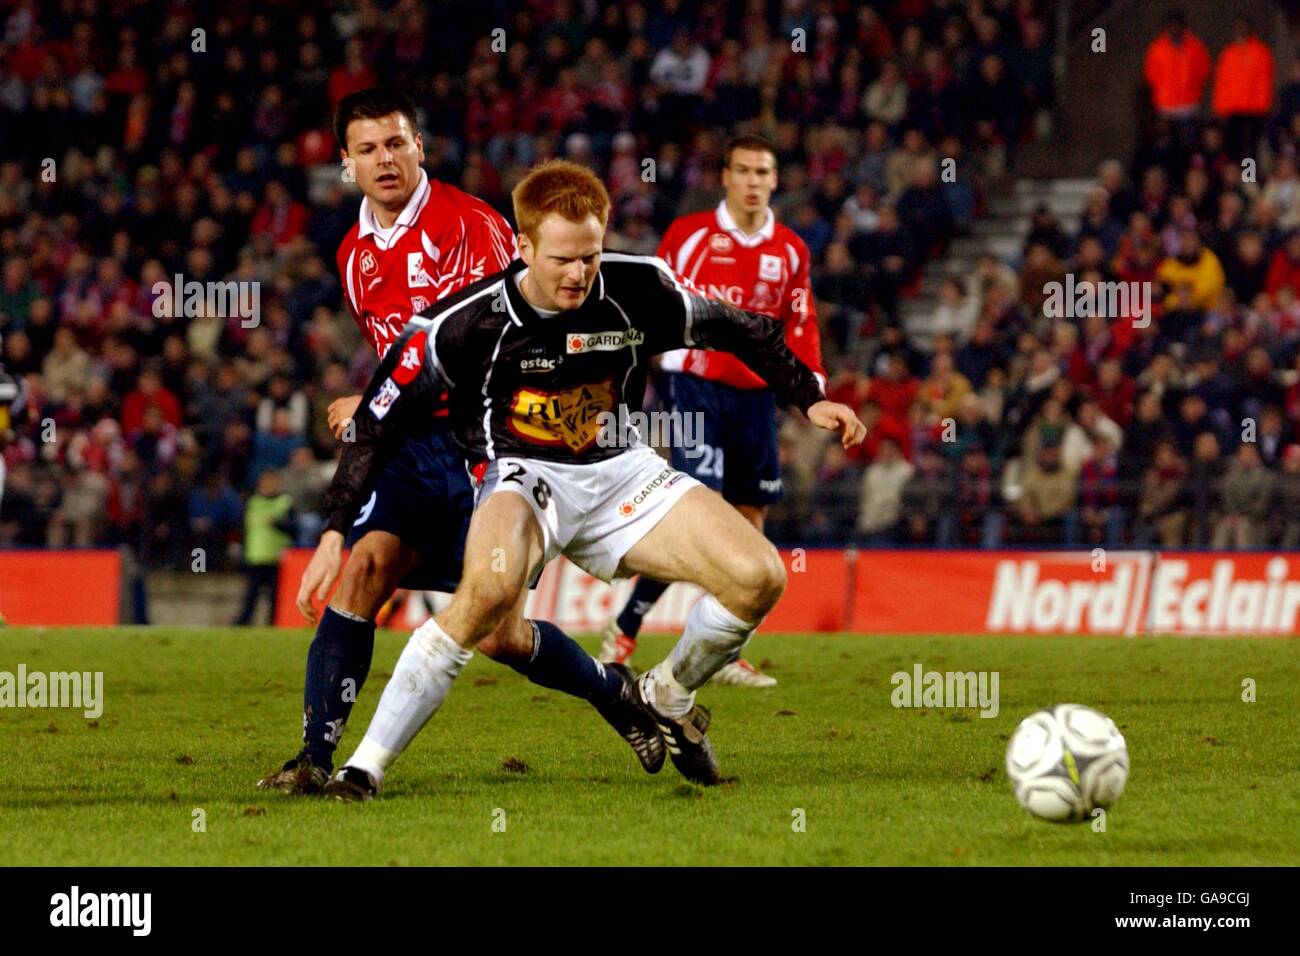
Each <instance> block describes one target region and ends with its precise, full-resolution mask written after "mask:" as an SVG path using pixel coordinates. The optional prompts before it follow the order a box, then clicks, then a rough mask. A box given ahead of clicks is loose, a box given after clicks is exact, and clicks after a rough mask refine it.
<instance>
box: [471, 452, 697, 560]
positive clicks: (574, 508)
mask: <svg viewBox="0 0 1300 956" xmlns="http://www.w3.org/2000/svg"><path fill="white" fill-rule="evenodd" d="M697 487H703V486H702V485H701V484H700V482H698V481H696V480H695V479H694V478H692V477H691V476H690V475H688V474H686V473H685V472H682V471H678V470H677V469H676V468H674V467H673V466H672V465H670V464H668V462H666V461H664V459H662V458H660V457H659V456H658V455H657V454H655V453H654V451H653V450H651V449H650V448H648V447H645V446H639V447H634V448H630V449H628V450H627V451H625V452H623V453H622V454H619V455H615V456H614V457H613V458H607V459H605V460H604V461H598V462H592V463H588V464H568V463H562V462H554V461H545V460H542V459H540V458H496V459H494V460H492V461H490V462H489V463H488V467H487V469H486V471H484V473H483V482H482V484H481V485H479V487H478V489H477V500H476V506H477V505H482V504H483V502H484V501H486V500H487V499H488V497H489V496H491V495H494V494H498V493H500V492H503V491H509V492H514V493H515V494H517V495H519V496H520V497H521V498H523V499H524V500H525V501H526V502H528V504H529V506H530V507H531V508H532V509H533V515H534V516H536V518H537V523H538V524H539V525H540V526H541V528H542V539H543V546H544V548H545V557H544V558H543V561H542V566H543V567H544V566H545V565H546V564H547V563H548V562H549V561H550V560H551V559H552V558H554V557H555V556H556V555H558V554H563V555H565V556H566V557H567V558H568V559H569V560H570V561H572V562H573V563H574V564H576V565H577V566H578V567H580V568H582V569H583V570H584V571H586V572H587V573H588V574H591V575H594V576H595V577H598V578H600V579H601V580H602V581H610V580H612V579H613V577H614V574H615V573H616V572H617V571H618V565H619V562H620V561H622V560H623V556H624V555H625V554H627V553H628V551H630V550H631V549H632V546H633V545H635V544H636V543H637V542H638V541H640V540H641V539H642V538H644V537H645V536H646V535H647V534H648V533H649V532H650V529H651V528H653V527H654V526H655V525H657V524H658V523H659V522H660V521H661V520H663V517H664V515H666V514H668V512H669V511H670V510H671V509H672V507H673V505H675V504H676V503H677V501H678V499H679V498H681V496H682V495H684V494H686V492H688V491H690V490H691V489H692V488H697ZM538 572H539V573H540V569H538Z"/></svg>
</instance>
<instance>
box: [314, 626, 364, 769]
mask: <svg viewBox="0 0 1300 956" xmlns="http://www.w3.org/2000/svg"><path fill="white" fill-rule="evenodd" d="M374 651H375V622H374V621H365V620H361V619H359V618H357V617H356V616H355V615H350V614H341V613H339V612H338V611H336V610H334V608H332V607H327V608H325V613H324V614H322V615H321V619H320V624H319V625H318V626H317V628H316V638H315V640H313V641H312V642H311V647H310V648H309V649H308V650H307V683H306V686H305V687H304V688H303V695H302V707H303V718H302V719H303V733H302V739H303V751H304V752H305V753H306V754H307V756H308V757H309V758H311V761H312V762H313V763H315V764H317V765H318V766H321V767H325V768H326V769H327V770H329V769H333V766H334V748H335V747H337V746H338V743H339V736H340V735H341V734H342V733H343V725H344V723H346V722H347V719H348V714H350V713H351V712H352V704H353V703H354V702H355V701H356V699H357V695H358V694H360V693H361V686H362V685H363V684H364V683H365V682H366V675H367V674H369V673H370V658H371V657H372V656H373V655H374ZM348 681H351V683H350V684H349V683H347V682H348Z"/></svg>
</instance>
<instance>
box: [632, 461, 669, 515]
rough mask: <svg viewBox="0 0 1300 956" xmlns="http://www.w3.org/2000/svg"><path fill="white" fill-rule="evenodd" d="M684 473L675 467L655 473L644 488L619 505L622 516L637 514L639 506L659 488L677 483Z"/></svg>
mask: <svg viewBox="0 0 1300 956" xmlns="http://www.w3.org/2000/svg"><path fill="white" fill-rule="evenodd" d="M681 477H682V473H681V472H680V471H677V470H676V469H674V468H665V469H664V470H663V471H661V472H659V474H657V475H655V476H654V478H652V479H651V480H650V481H649V482H648V483H647V484H646V486H645V487H644V488H642V489H641V490H640V491H638V492H637V493H636V494H634V495H633V496H632V497H631V498H630V499H628V500H627V501H625V502H623V503H622V504H621V505H619V506H618V514H619V517H621V518H630V517H632V515H634V514H636V509H637V506H638V505H640V504H641V503H642V502H643V501H645V500H646V499H647V498H649V497H650V495H651V494H652V493H653V492H654V491H656V490H657V489H659V488H671V487H672V486H673V485H675V484H677V481H678V479H680V478H681Z"/></svg>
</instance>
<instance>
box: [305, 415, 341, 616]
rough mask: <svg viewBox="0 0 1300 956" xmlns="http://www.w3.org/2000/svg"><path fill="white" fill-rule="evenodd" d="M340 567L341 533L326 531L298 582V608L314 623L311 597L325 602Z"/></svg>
mask: <svg viewBox="0 0 1300 956" xmlns="http://www.w3.org/2000/svg"><path fill="white" fill-rule="evenodd" d="M339 401H343V399H339ZM342 567H343V535H341V534H339V533H338V532H337V531H326V532H325V533H324V534H322V535H321V536H320V544H318V545H316V553H315V554H313V555H312V556H311V560H310V561H308V562H307V567H306V569H305V570H304V571H303V572H302V580H301V581H299V582H298V610H299V611H300V612H302V616H303V617H305V618H306V619H307V620H309V621H311V623H313V624H315V623H316V606H315V605H314V604H313V603H312V600H313V598H314V599H315V600H316V601H319V602H321V603H322V604H323V603H324V602H325V598H326V597H327V596H328V595H329V593H330V586H331V585H332V584H333V583H334V581H335V579H337V578H338V576H339V570H340V569H341V568H342Z"/></svg>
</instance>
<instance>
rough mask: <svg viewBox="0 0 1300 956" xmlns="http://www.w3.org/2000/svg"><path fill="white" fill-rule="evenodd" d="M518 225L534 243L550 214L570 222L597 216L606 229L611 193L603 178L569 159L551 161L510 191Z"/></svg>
mask: <svg viewBox="0 0 1300 956" xmlns="http://www.w3.org/2000/svg"><path fill="white" fill-rule="evenodd" d="M510 198H511V200H513V202H514V207H515V225H516V227H517V228H518V230H519V231H520V232H521V233H523V234H524V235H526V236H527V237H528V238H529V239H530V240H532V242H533V243H536V242H537V229H538V227H539V226H541V224H542V220H543V219H545V218H546V217H547V215H548V214H550V213H553V212H554V213H559V214H560V215H561V216H563V217H564V218H565V219H567V220H569V221H570V222H585V221H586V219H587V217H588V216H595V217H596V218H597V219H599V220H600V224H601V225H602V226H603V225H605V224H606V223H607V222H608V221H609V193H608V192H607V191H606V190H605V184H604V183H602V182H601V181H600V177H599V176H597V175H596V174H595V173H593V172H592V171H591V170H590V169H588V168H587V167H586V166H580V165H579V164H577V163H571V162H569V161H568V160H567V159H548V160H547V161H546V162H544V163H542V164H541V165H540V166H535V167H534V168H533V169H532V171H530V172H529V173H528V175H527V176H525V177H524V178H523V179H522V180H520V182H519V185H517V186H515V188H514V189H513V190H511V192H510Z"/></svg>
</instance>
